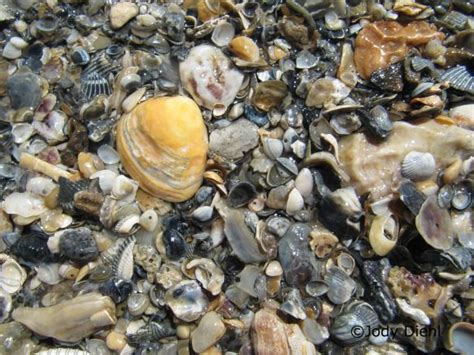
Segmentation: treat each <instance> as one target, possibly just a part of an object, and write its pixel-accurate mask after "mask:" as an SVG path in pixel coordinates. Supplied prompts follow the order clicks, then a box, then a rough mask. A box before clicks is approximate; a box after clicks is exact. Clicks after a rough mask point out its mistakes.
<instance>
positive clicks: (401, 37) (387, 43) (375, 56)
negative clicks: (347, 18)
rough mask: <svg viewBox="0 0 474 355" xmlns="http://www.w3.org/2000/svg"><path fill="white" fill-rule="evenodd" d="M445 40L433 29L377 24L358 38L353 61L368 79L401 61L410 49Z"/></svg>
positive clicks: (420, 23) (418, 25) (416, 23)
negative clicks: (437, 40) (431, 41)
mask: <svg viewBox="0 0 474 355" xmlns="http://www.w3.org/2000/svg"><path fill="white" fill-rule="evenodd" d="M435 38H437V39H439V40H443V39H444V34H443V33H441V32H438V31H437V29H436V27H435V26H434V25H431V24H428V23H427V22H425V21H414V22H410V23H409V24H408V25H406V26H403V25H401V24H400V23H398V22H396V21H377V22H374V23H371V24H369V25H367V26H366V27H364V28H363V29H362V30H361V31H360V32H359V34H358V35H357V38H356V42H355V52H354V61H355V65H356V69H357V72H358V73H359V74H360V76H361V77H362V78H364V79H369V78H370V76H371V75H372V73H373V72H374V71H376V70H378V69H384V68H387V67H388V66H389V65H391V64H393V63H396V62H398V61H400V60H402V59H403V58H404V57H405V56H406V54H407V53H408V50H409V49H410V48H411V47H414V46H419V45H422V44H426V43H428V42H429V41H430V40H432V39H435Z"/></svg>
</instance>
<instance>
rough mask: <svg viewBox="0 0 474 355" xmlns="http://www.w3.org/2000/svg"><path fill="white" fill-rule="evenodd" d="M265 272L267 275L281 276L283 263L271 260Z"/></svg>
mask: <svg viewBox="0 0 474 355" xmlns="http://www.w3.org/2000/svg"><path fill="white" fill-rule="evenodd" d="M265 274H266V275H267V276H280V275H281V274H283V269H282V268H281V264H280V263H279V262H278V261H277V260H272V261H270V262H269V263H268V265H267V268H266V269H265Z"/></svg>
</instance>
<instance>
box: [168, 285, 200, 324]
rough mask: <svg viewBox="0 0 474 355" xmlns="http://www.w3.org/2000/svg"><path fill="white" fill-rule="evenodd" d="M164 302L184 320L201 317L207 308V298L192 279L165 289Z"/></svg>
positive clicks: (193, 319)
mask: <svg viewBox="0 0 474 355" xmlns="http://www.w3.org/2000/svg"><path fill="white" fill-rule="evenodd" d="M165 302H166V305H167V306H168V307H170V308H171V310H172V311H173V314H174V315H175V316H176V317H177V318H179V319H181V320H184V321H185V322H192V321H195V320H197V319H198V318H199V317H201V316H202V315H203V314H204V313H205V312H206V310H207V308H208V303H209V301H208V299H207V297H206V295H205V294H204V293H203V292H202V290H201V288H200V287H199V284H198V283H197V282H196V281H193V280H185V281H181V282H179V283H178V284H176V285H175V286H173V287H171V288H170V289H169V290H167V291H166V294H165Z"/></svg>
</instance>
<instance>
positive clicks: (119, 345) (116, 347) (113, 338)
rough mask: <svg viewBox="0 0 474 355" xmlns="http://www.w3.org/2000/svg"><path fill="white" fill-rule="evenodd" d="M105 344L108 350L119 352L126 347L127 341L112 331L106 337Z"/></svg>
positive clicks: (123, 336)
mask: <svg viewBox="0 0 474 355" xmlns="http://www.w3.org/2000/svg"><path fill="white" fill-rule="evenodd" d="M106 344H107V347H108V348H109V349H110V350H113V351H118V352H120V351H122V349H123V348H124V347H125V345H127V341H126V339H125V335H123V334H120V333H117V332H115V331H112V332H110V333H109V335H107V339H106Z"/></svg>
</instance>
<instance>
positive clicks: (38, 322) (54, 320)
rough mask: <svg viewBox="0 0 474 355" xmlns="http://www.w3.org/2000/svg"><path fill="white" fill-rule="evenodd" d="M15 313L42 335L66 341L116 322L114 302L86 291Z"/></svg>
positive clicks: (74, 340) (23, 308)
mask: <svg viewBox="0 0 474 355" xmlns="http://www.w3.org/2000/svg"><path fill="white" fill-rule="evenodd" d="M65 315H67V316H65ZM12 317H13V319H14V320H16V321H17V322H20V323H22V324H24V325H26V326H27V327H28V328H29V329H31V330H32V331H34V332H35V333H37V334H39V335H42V336H46V337H52V338H54V339H57V340H59V341H64V342H76V341H79V340H81V339H83V338H85V337H87V336H89V335H91V334H92V333H94V332H95V331H97V330H99V329H100V328H103V327H107V326H110V325H112V324H115V322H116V319H115V305H114V303H113V302H112V300H111V299H110V298H109V297H106V296H102V295H100V294H98V293H87V294H84V295H81V296H77V297H75V298H73V299H71V300H69V301H65V302H62V303H59V304H57V305H55V306H51V307H43V308H30V307H18V308H16V309H15V310H14V311H13V314H12Z"/></svg>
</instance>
